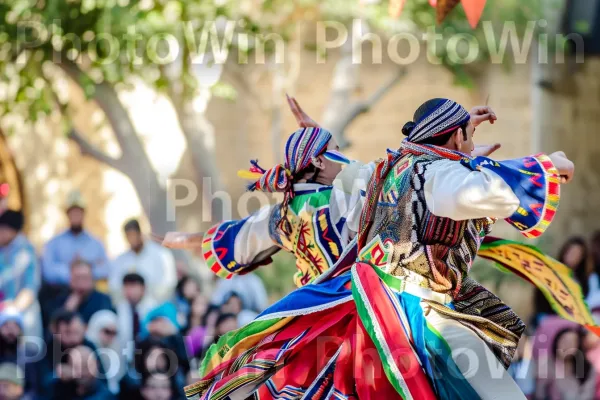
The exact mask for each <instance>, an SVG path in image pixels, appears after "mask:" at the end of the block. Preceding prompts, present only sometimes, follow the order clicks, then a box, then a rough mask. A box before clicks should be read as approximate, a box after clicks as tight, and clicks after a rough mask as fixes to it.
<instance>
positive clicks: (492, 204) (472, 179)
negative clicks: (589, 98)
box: [425, 153, 573, 237]
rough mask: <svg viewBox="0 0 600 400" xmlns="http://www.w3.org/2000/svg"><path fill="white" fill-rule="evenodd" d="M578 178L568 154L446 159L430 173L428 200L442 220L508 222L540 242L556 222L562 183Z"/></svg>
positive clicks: (427, 181)
mask: <svg viewBox="0 0 600 400" xmlns="http://www.w3.org/2000/svg"><path fill="white" fill-rule="evenodd" d="M554 161H556V164H557V166H558V169H557V167H555V164H554ZM461 167H462V170H461ZM465 167H466V168H465ZM572 175H573V166H572V163H571V162H570V161H568V160H567V159H566V157H564V154H562V153H554V154H552V155H551V156H546V155H543V154H539V155H536V156H529V157H524V158H520V159H515V160H508V161H494V160H491V159H489V158H486V157H476V158H474V159H472V160H469V159H464V160H462V161H461V162H460V163H457V162H453V161H449V160H443V161H437V162H434V163H432V164H431V165H429V167H428V169H427V170H426V172H425V196H426V201H427V206H428V207H429V209H430V210H431V212H433V213H434V214H436V215H438V216H441V217H447V218H452V219H454V220H465V219H474V218H484V217H489V218H503V219H506V221H507V222H509V223H510V224H512V225H513V226H514V227H515V228H517V229H518V230H519V231H520V232H521V233H522V234H523V235H524V236H526V237H537V236H539V235H541V234H542V233H543V232H544V231H545V229H546V228H547V226H548V225H549V224H550V222H551V221H552V219H553V218H554V214H555V212H556V208H557V207H558V202H559V198H560V182H561V180H562V181H565V182H568V181H569V180H570V179H571V177H572Z"/></svg>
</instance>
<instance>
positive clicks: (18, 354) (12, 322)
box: [0, 308, 40, 393]
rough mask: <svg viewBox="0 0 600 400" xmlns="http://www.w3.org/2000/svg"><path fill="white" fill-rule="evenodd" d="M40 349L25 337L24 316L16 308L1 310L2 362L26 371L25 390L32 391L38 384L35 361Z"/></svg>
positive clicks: (0, 349) (0, 347) (0, 346)
mask: <svg viewBox="0 0 600 400" xmlns="http://www.w3.org/2000/svg"><path fill="white" fill-rule="evenodd" d="M38 350H40V349H38V348H36V346H34V345H33V343H26V342H25V341H24V338H23V317H22V316H21V314H20V313H19V312H18V311H17V310H16V309H14V308H9V309H4V310H2V311H1V312H0V364H4V363H11V364H16V365H17V366H18V367H19V368H20V369H21V371H24V375H22V376H24V377H25V386H24V388H25V392H27V393H32V392H33V391H34V390H35V385H36V372H37V371H36V369H35V364H34V362H35V361H39V358H37V356H38V355H39V353H40V352H39V351H38Z"/></svg>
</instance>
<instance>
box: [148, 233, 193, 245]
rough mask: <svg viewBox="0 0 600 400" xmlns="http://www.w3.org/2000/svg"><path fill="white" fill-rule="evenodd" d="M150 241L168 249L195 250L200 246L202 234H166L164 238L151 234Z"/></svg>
mask: <svg viewBox="0 0 600 400" xmlns="http://www.w3.org/2000/svg"><path fill="white" fill-rule="evenodd" d="M150 236H151V237H152V240H154V241H155V242H157V243H160V244H161V245H162V246H164V247H166V248H169V249H196V248H198V247H201V246H202V238H203V234H202V233H184V232H167V234H166V235H165V236H160V235H157V234H154V233H153V234H151V235H150Z"/></svg>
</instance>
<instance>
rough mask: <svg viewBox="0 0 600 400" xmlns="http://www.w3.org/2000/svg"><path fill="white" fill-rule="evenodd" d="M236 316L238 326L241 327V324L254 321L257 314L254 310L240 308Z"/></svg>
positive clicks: (244, 324)
mask: <svg viewBox="0 0 600 400" xmlns="http://www.w3.org/2000/svg"><path fill="white" fill-rule="evenodd" d="M237 317H238V318H237V320H238V328H241V327H243V326H246V325H248V324H249V323H250V322H252V321H254V320H255V319H256V317H258V314H257V313H255V312H254V311H250V310H242V312H240V313H239V314H238V316H237Z"/></svg>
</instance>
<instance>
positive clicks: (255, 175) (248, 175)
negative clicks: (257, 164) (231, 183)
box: [237, 169, 263, 181]
mask: <svg viewBox="0 0 600 400" xmlns="http://www.w3.org/2000/svg"><path fill="white" fill-rule="evenodd" d="M237 176H238V177H239V178H242V179H248V180H254V181H257V180H259V179H260V177H261V176H263V173H262V172H255V171H248V170H245V169H242V170H239V171H238V172H237Z"/></svg>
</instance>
